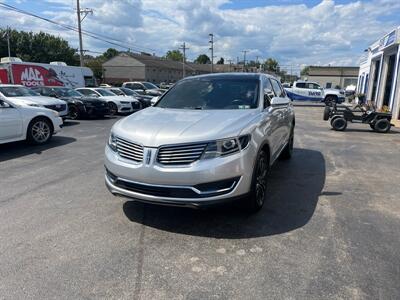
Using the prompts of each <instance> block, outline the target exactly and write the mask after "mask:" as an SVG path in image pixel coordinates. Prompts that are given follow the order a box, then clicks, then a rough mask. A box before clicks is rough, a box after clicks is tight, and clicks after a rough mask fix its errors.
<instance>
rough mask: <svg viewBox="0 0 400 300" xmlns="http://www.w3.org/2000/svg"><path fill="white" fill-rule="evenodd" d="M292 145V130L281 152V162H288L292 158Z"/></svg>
mask: <svg viewBox="0 0 400 300" xmlns="http://www.w3.org/2000/svg"><path fill="white" fill-rule="evenodd" d="M293 144H294V128H292V130H291V131H290V137H289V141H288V143H287V145H286V146H285V148H284V149H283V151H282V152H281V154H280V156H279V158H280V159H283V160H288V159H290V158H291V157H292V154H293Z"/></svg>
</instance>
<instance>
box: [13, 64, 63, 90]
mask: <svg viewBox="0 0 400 300" xmlns="http://www.w3.org/2000/svg"><path fill="white" fill-rule="evenodd" d="M12 73H13V77H14V84H22V85H25V86H27V87H32V86H64V83H63V82H62V81H61V80H60V79H59V78H58V76H57V73H56V71H54V70H53V69H52V68H51V67H49V68H44V67H41V66H35V65H28V64H13V65H12Z"/></svg>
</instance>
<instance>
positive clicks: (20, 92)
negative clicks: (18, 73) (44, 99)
mask: <svg viewBox="0 0 400 300" xmlns="http://www.w3.org/2000/svg"><path fill="white" fill-rule="evenodd" d="M0 92H1V93H2V94H3V95H4V96H6V97H27V96H40V94H38V93H36V92H35V91H32V90H31V89H28V88H26V87H23V86H3V87H0Z"/></svg>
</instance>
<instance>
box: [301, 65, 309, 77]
mask: <svg viewBox="0 0 400 300" xmlns="http://www.w3.org/2000/svg"><path fill="white" fill-rule="evenodd" d="M309 72H310V66H305V67H304V68H303V69H301V71H300V75H301V76H307V75H308V73H309Z"/></svg>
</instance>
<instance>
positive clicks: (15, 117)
mask: <svg viewBox="0 0 400 300" xmlns="http://www.w3.org/2000/svg"><path fill="white" fill-rule="evenodd" d="M62 122H63V121H62V119H61V118H60V117H59V114H58V112H56V111H54V110H50V109H47V108H44V107H38V106H29V105H22V104H18V103H14V102H12V101H10V100H7V99H5V98H4V97H3V96H0V144H4V143H9V142H15V141H21V140H27V141H28V142H30V143H32V144H44V143H47V142H48V141H49V140H50V139H51V137H52V135H53V134H55V133H57V132H58V131H60V130H61V128H60V125H61V124H62Z"/></svg>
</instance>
